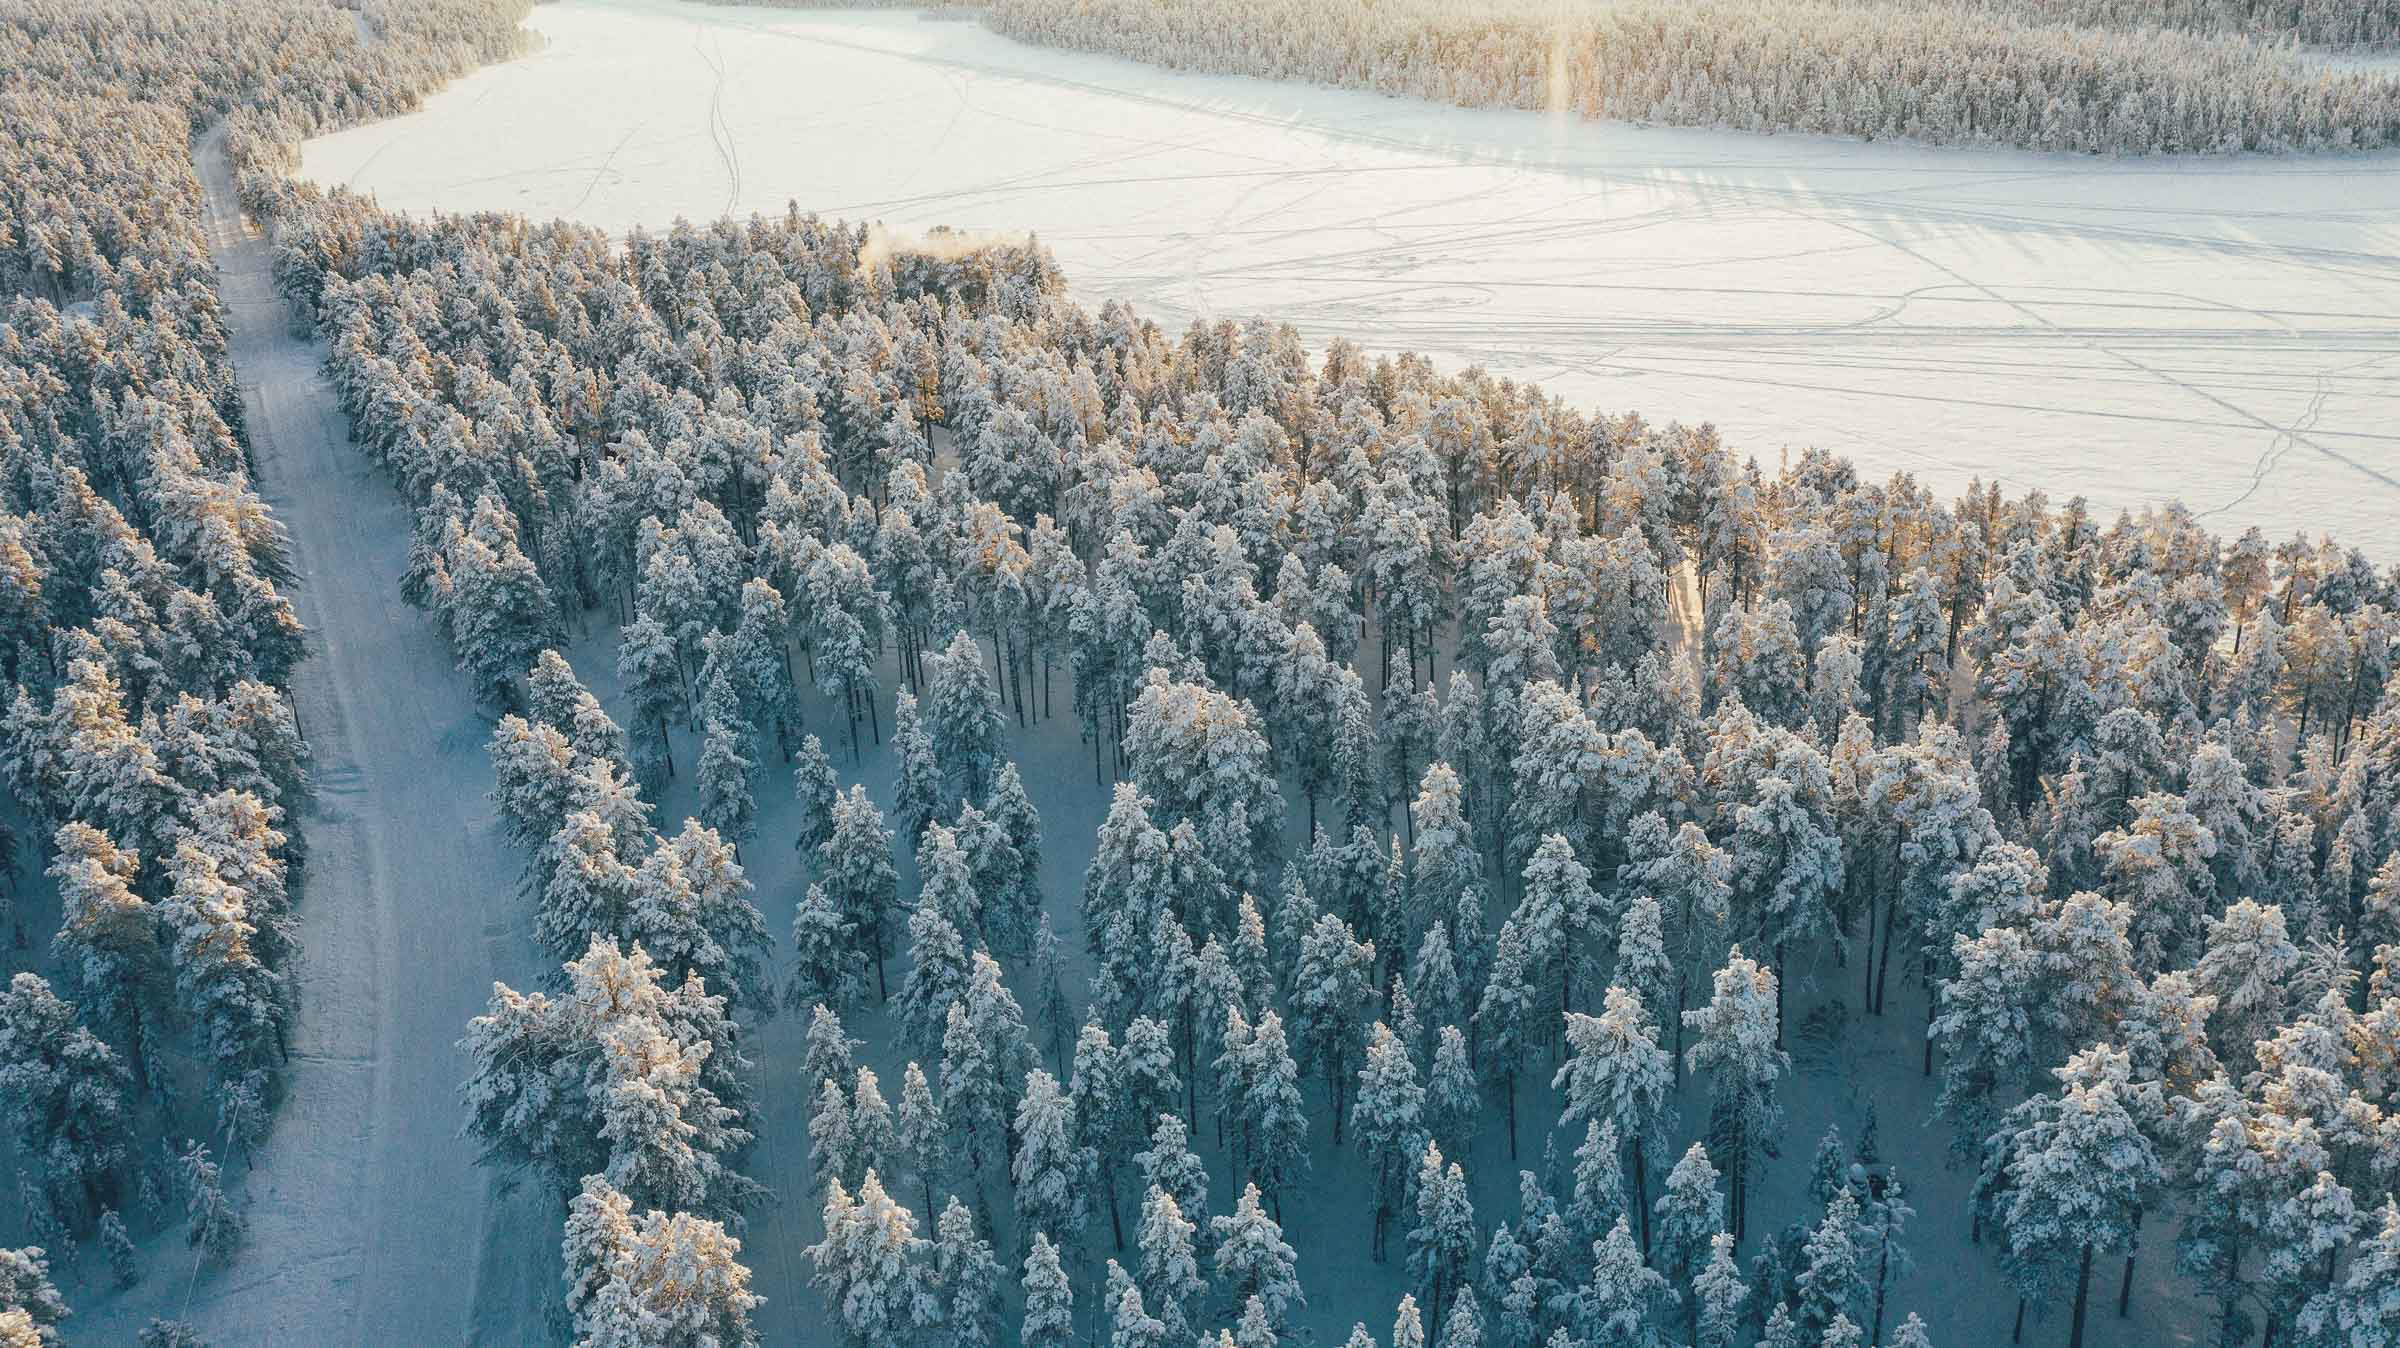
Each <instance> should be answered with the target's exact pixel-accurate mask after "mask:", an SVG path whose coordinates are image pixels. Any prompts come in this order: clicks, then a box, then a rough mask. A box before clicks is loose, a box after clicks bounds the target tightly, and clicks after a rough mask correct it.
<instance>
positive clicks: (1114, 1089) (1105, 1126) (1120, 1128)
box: [1067, 1021, 1133, 1249]
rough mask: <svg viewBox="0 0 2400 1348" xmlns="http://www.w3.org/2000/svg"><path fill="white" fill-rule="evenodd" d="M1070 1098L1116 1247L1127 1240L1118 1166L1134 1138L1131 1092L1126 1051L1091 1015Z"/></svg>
mask: <svg viewBox="0 0 2400 1348" xmlns="http://www.w3.org/2000/svg"><path fill="white" fill-rule="evenodd" d="M1067 1099H1068V1101H1069V1102H1070V1103H1072V1104H1073V1106H1074V1111H1075V1113H1074V1117H1075V1137H1074V1142H1075V1145H1076V1146H1077V1147H1079V1148H1081V1149H1082V1150H1083V1151H1084V1152H1086V1153H1088V1154H1089V1155H1090V1156H1091V1158H1092V1175H1093V1177H1094V1178H1095V1179H1096V1180H1097V1181H1098V1185H1099V1192H1098V1194H1097V1195H1095V1196H1094V1197H1097V1199H1098V1200H1099V1201H1098V1206H1100V1207H1101V1208H1102V1210H1104V1211H1106V1212H1107V1213H1108V1225H1109V1235H1110V1238H1111V1240H1112V1242H1113V1246H1114V1248H1117V1249H1123V1248H1124V1246H1125V1219H1124V1215H1123V1213H1122V1212H1121V1211H1120V1209H1119V1208H1118V1205H1117V1170H1118V1162H1119V1158H1121V1157H1122V1156H1124V1155H1125V1145H1124V1144H1126V1143H1130V1141H1131V1140H1132V1139H1131V1138H1129V1137H1125V1136H1123V1135H1124V1134H1126V1133H1129V1132H1132V1131H1133V1129H1132V1127H1131V1119H1130V1116H1129V1111H1128V1108H1127V1106H1128V1101H1127V1099H1126V1096H1125V1056H1124V1053H1123V1052H1122V1051H1121V1050H1119V1049H1118V1048H1117V1046H1116V1044H1115V1042H1114V1041H1112V1040H1111V1039H1110V1038H1109V1035H1108V1031H1107V1030H1105V1029H1102V1028H1101V1027H1100V1026H1099V1025H1098V1024H1097V1023H1095V1022H1091V1021H1086V1022H1085V1023H1084V1026H1083V1031H1082V1033H1080V1034H1079V1035H1077V1036H1076V1039H1075V1062H1074V1070H1073V1072H1072V1073H1071V1074H1070V1075H1069V1076H1068V1079H1067Z"/></svg>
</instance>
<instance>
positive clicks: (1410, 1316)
mask: <svg viewBox="0 0 2400 1348" xmlns="http://www.w3.org/2000/svg"><path fill="white" fill-rule="evenodd" d="M1392 1348H1425V1316H1424V1313H1423V1312H1422V1311H1420V1310H1418V1309H1417V1298H1416V1296H1415V1294H1414V1293H1403V1294H1402V1295H1401V1297H1400V1307H1399V1314H1397V1315H1395V1316H1394V1317H1393V1318H1392Z"/></svg>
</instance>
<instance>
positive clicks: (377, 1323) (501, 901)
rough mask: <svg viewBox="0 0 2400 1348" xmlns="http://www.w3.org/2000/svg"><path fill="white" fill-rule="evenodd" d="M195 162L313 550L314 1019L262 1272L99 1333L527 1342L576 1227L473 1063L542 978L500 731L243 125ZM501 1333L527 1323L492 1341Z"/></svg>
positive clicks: (255, 1255)
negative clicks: (528, 1187)
mask: <svg viewBox="0 0 2400 1348" xmlns="http://www.w3.org/2000/svg"><path fill="white" fill-rule="evenodd" d="M194 159H195V166H196V168H197V170H198V172H199V175H200V180H201V184H202V186H203V188H204V189H205V191H206V193H207V202H208V221H207V224H208V230H209V244H210V249H211V251H212V252H213V253H214V254H215V256H216V263H217V271H218V275H219V277H220V280H221V286H222V289H221V294H222V296H223V298H224V303H225V308H224V312H223V315H222V318H223V322H224V324H225V327H226V329H227V332H228V333H229V335H230V338H231V341H232V349H233V359H234V366H235V368H236V369H237V370H238V371H239V373H240V378H241V381H242V391H243V395H244V410H245V415H246V416H247V418H248V421H249V432H250V439H251V444H252V447H253V453H254V455H255V457H256V459H257V465H258V475H259V483H258V487H259V490H260V492H261V493H262V494H263V495H265V496H266V497H267V498H268V500H269V501H270V502H271V503H272V504H273V505H274V507H275V512H276V515H277V517H278V518H279V519H281V520H282V521H283V522H284V524H285V526H286V527H287V528H289V529H290V531H291V537H292V552H293V557H294V560H295V561H296V563H297V566H298V570H299V572H300V575H301V578H302V582H301V585H300V587H299V588H298V590H297V591H296V592H295V594H294V596H293V598H294V603H295V604H296V605H297V606H298V608H299V611H300V616H301V618H302V620H303V621H305V622H306V623H307V624H308V627H309V631H310V637H311V641H310V654H309V659H308V661H307V662H306V663H305V664H303V665H302V666H301V667H300V671H299V674H298V676H297V678H296V679H295V681H294V685H293V693H294V697H295V700H296V702H297V704H298V707H299V713H300V719H301V724H302V726H303V727H304V728H305V729H306V731H307V734H308V737H309V741H310V744H311V746H312V748H313V750H314V755H315V780H316V785H317V800H316V804H315V806H314V808H313V809H312V810H310V811H309V812H308V813H307V815H306V817H304V818H303V819H302V820H300V821H299V822H300V825H301V829H302V831H303V833H304V834H305V836H306V837H307V840H308V863H307V868H306V876H307V879H306V888H305V891H304V893H303V895H302V897H301V900H300V921H301V931H300V950H301V954H300V957H299V961H298V964H297V966H296V978H297V980H298V984H299V1002H300V1007H299V1020H298V1024H297V1026H296V1028H295V1031H294V1034H293V1036H292V1059H293V1061H292V1066H291V1073H290V1077H289V1085H288V1088H287V1090H288V1098H287V1099H286V1101H285V1103H284V1106H283V1108H282V1111H281V1113H280V1114H279V1115H278V1117H277V1119H276V1122H275V1129H274V1132H273V1133H272V1134H270V1135H269V1137H268V1139H267V1141H266V1143H265V1145H264V1146H262V1147H261V1148H260V1149H259V1152H258V1155H257V1157H256V1164H255V1166H253V1167H251V1168H250V1169H249V1170H248V1172H247V1174H246V1175H243V1174H240V1167H239V1166H238V1164H237V1166H236V1167H235V1168H234V1170H232V1171H229V1174H231V1175H237V1176H239V1178H240V1179H241V1182H243V1183H245V1184H246V1185H247V1186H248V1189H249V1196H248V1199H247V1201H246V1202H245V1203H244V1205H243V1206H244V1208H245V1210H246V1211H247V1212H248V1213H249V1216H250V1223H251V1227H250V1235H249V1239H248V1242H247V1244H246V1246H245V1248H244V1250H243V1252H242V1257H241V1258H240V1259H239V1260H238V1261H237V1262H236V1263H235V1264H234V1265H232V1266H231V1268H230V1269H229V1270H227V1271H224V1272H221V1273H212V1274H209V1275H206V1276H204V1277H202V1278H201V1279H200V1280H199V1281H198V1282H197V1284H196V1286H195V1285H192V1284H191V1283H190V1281H189V1280H188V1279H187V1278H185V1277H181V1276H160V1277H154V1278H151V1279H149V1280H147V1281H145V1282H144V1283H142V1284H140V1285H139V1286H137V1287H136V1288H134V1289H133V1290H132V1291H130V1292H128V1293H126V1294H124V1295H123V1296H119V1297H111V1298H93V1299H91V1300H89V1301H88V1302H85V1303H83V1304H79V1305H78V1306H77V1307H76V1315H75V1320H74V1322H73V1326H72V1327H73V1329H74V1331H75V1338H76V1339H77V1340H78V1341H81V1342H87V1343H130V1342H132V1340H133V1337H134V1334H135V1331H136V1330H137V1329H138V1328H139V1327H140V1326H141V1325H144V1324H147V1323H148V1322H149V1319H150V1317H151V1316H153V1315H162V1316H176V1315H183V1316H185V1317H187V1318H189V1319H190V1320H191V1321H192V1322H193V1323H194V1324H195V1325H196V1326H197V1327H198V1328H199V1329H200V1330H201V1332H203V1333H205V1334H207V1335H208V1336H209V1337H210V1338H211V1339H213V1340H214V1341H215V1342H218V1343H225V1344H301V1343H307V1344H322V1345H349V1344H395V1343H411V1344H442V1343H459V1342H493V1343H503V1342H505V1343H515V1342H519V1341H520V1336H521V1334H522V1329H521V1327H522V1326H526V1325H531V1324H534V1323H536V1322H537V1318H538V1315H539V1309H538V1308H539V1304H540V1300H541V1297H542V1295H543V1294H544V1293H545V1292H547V1291H548V1290H549V1287H548V1282H547V1279H548V1275H549V1269H548V1266H547V1265H543V1264H541V1263H540V1261H530V1262H532V1263H533V1264H534V1265H535V1266H534V1267H528V1266H527V1265H528V1263H529V1261H527V1260H525V1259H523V1258H520V1257H516V1254H515V1252H517V1251H522V1250H523V1249H525V1248H526V1245H525V1243H524V1242H525V1241H526V1240H527V1239H529V1238H536V1237H537V1236H538V1239H537V1240H536V1243H537V1244H547V1243H550V1240H551V1238H550V1237H549V1236H548V1234H547V1232H548V1230H549V1228H550V1227H551V1226H554V1225H555V1221H554V1216H553V1214H551V1213H549V1212H547V1211H545V1210H544V1201H543V1200H541V1199H538V1198H536V1197H534V1196H532V1195H530V1194H526V1193H523V1192H518V1193H513V1194H504V1193H495V1192H494V1191H495V1188H496V1186H495V1184H494V1182H493V1180H492V1179H491V1177H490V1174H489V1172H487V1171H484V1170H482V1169H479V1168H478V1167H477V1166H476V1164H475V1148H474V1145H473V1144H472V1143H470V1142H469V1141H467V1140H466V1139H465V1138H463V1137H461V1136H460V1135H459V1132H458V1109H457V1105H456V1095H457V1089H458V1080H459V1073H460V1068H459V1060H458V1057H457V1055H456V1053H455V1052H454V1051H453V1050H452V1048H451V1045H452V1044H453V1043H454V1042H455V1041H456V1040H457V1038H458V1036H459V1033H460V1032H461V1030H462V1029H463V1028H464V1027H465V1025H466V1023H467V1021H468V1020H469V1019H470V1018H471V1017H473V1016H474V1015H475V1014H476V1013H477V1012H478V1011H480V1010H481V1009H482V1008H483V1005H484V1003H485V1001H486V1000H487V999H488V998H489V997H490V995H491V985H492V981H493V980H494V979H505V980H508V981H510V982H514V983H523V982H525V981H527V980H528V976H529V974H530V973H531V972H532V960H531V958H530V956H531V954H532V946H531V945H530V944H529V943H528V942H527V940H526V939H525V937H524V935H523V933H522V932H521V931H520V930H519V910H518V906H517V905H516V904H515V902H514V901H513V893H514V875H515V870H516V861H515V859H514V857H513V856H511V855H510V854H509V853H508V851H507V849H506V848H505V846H504V844H503V843H502V842H501V840H500V838H499V837H498V835H497V834H496V832H495V831H494V830H495V824H494V821H493V818H492V812H491V807H490V805H489V804H488V803H487V802H486V801H485V800H484V797H483V793H484V792H485V791H486V790H487V789H488V788H489V786H490V781H491V768H490V764H489V762H488V761H487V760H486V758H485V756H484V752H483V740H484V736H485V734H486V733H487V726H486V723H485V722H484V721H483V719H482V718H481V716H480V715H479V714H478V708H477V706H476V703H475V699H474V697H473V696H472V695H471V693H470V692H469V690H468V689H467V687H466V683H465V680H464V679H463V678H462V677H461V676H460V675H459V674H458V672H457V671H456V670H455V669H454V668H453V666H452V664H451V660H450V653H449V651H448V650H447V649H446V648H445V647H444V646H443V644H442V639H441V634H440V633H439V632H438V631H436V630H434V629H433V628H432V627H430V626H428V625H427V624H426V623H425V622H424V620H423V619H422V618H421V617H420V616H419V615H418V614H416V613H414V612H411V611H410V610H409V609H408V608H407V607H406V606H405V605H404V604H402V602H401V600H400V596H399V593H398V590H397V588H396V587H395V585H394V583H393V578H394V577H395V576H397V575H398V574H399V572H400V568H401V565H402V562H403V560H404V558H405V555H406V552H407V547H408V512H407V510H406V508H405V507H404V506H403V505H402V504H401V502H400V500H399V497H398V496H397V495H395V494H394V492H393V490H392V488H391V486H390V485H389V484H388V483H386V482H385V481H384V480H383V479H382V478H381V477H379V476H377V475H376V473H375V472H374V469H373V466H372V465H371V464H369V463H368V462H367V461H366V460H365V459H363V458H361V457H360V456H359V455H358V454H357V452H356V451H355V450H353V449H352V448H351V447H350V445H349V435H348V431H347V429H346V425H345V422H344V420H343V417H342V412H341V407H340V405H339V404H338V403H337V402H336V401H335V398H334V392H333V389H332V386H331V385H329V384H328V383H327V382H326V381H325V378H324V376H323V374H322V373H321V372H320V370H319V367H318V362H319V360H320V359H321V357H322V354H323V352H322V348H321V347H320V346H319V345H318V344H317V343H316V342H314V341H312V340H309V339H306V338H300V337H295V336H293V335H292V332H291V329H290V326H289V321H288V318H287V310H286V308H285V306H284V303H283V300H282V298H281V297H280V296H279V295H278V294H277V293H276V291H275V285H274V277H273V274H272V272H271V270H270V264H271V257H272V254H271V250H270V248H269V246H268V244H267V242H266V241H265V240H264V239H262V238H260V237H259V236H258V235H257V234H256V233H255V232H254V231H252V230H251V229H250V228H249V227H248V225H247V224H246V222H245V221H244V220H243V219H242V215H241V209H240V202H239V198H238V196H237V195H236V191H235V184H234V178H233V172H232V168H231V166H230V165H229V164H228V162H227V158H226V153H225V145H224V131H223V129H222V128H219V129H217V130H213V131H211V132H209V133H208V134H207V135H206V136H204V137H203V138H202V139H201V140H200V142H199V143H198V145H197V146H196V147H195V151H194ZM501 1251H506V1252H509V1253H506V1254H497V1253H487V1252H501ZM173 1266H174V1261H172V1260H166V1261H163V1262H162V1263H161V1265H160V1267H161V1268H162V1269H164V1268H172V1267H173ZM187 1297H188V1298H189V1308H188V1310H187V1309H185V1302H186V1299H187ZM487 1304H488V1305H490V1306H492V1307H493V1308H494V1309H493V1313H492V1314H491V1315H490V1316H489V1317H485V1316H482V1315H480V1314H479V1307H482V1306H484V1305H487ZM479 1322H480V1323H487V1324H498V1325H504V1326H512V1327H517V1328H511V1329H508V1330H505V1331H503V1332H502V1333H501V1334H499V1335H498V1336H497V1337H491V1338H479V1337H477V1335H476V1333H475V1331H474V1328H473V1327H474V1325H475V1324H477V1323H479Z"/></svg>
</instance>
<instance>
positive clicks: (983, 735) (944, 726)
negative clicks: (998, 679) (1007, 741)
mask: <svg viewBox="0 0 2400 1348" xmlns="http://www.w3.org/2000/svg"><path fill="white" fill-rule="evenodd" d="M994 659H995V661H996V660H997V659H998V657H997V656H995V657H994ZM925 663H926V673H927V675H928V676H929V686H930V692H929V693H928V696H929V698H930V699H931V701H930V704H929V705H928V706H927V707H926V709H925V724H926V729H927V730H928V731H929V732H930V734H931V737H932V742H933V752H934V757H935V759H936V760H937V761H939V762H940V763H941V764H942V768H943V772H944V774H945V775H946V777H947V778H948V781H949V785H950V788H951V791H952V798H953V799H959V798H963V799H966V800H981V799H983V798H984V796H985V794H986V793H988V792H989V791H990V790H991V789H992V787H993V785H994V783H995V782H996V781H997V780H998V776H999V772H1000V764H1001V762H1002V753H1001V743H1000V740H1001V735H1002V733H1003V731H1004V730H1005V729H1006V727H1007V723H1008V719H1007V716H1006V714H1005V713H1004V712H1002V710H1001V708H1000V690H999V689H998V688H997V687H995V686H994V685H993V684H992V682H991V680H990V678H989V677H987V676H986V675H985V673H984V668H983V653H982V652H981V651H980V650H978V649H977V648H976V645H975V641H974V639H973V638H971V637H969V636H968V635H967V634H966V633H965V632H963V631H962V632H959V633H957V634H956V635H954V636H952V637H951V638H950V644H949V645H948V646H947V647H945V648H944V649H943V650H941V651H940V652H938V653H936V654H935V655H933V656H932V657H931V658H930V659H928V660H927V661H926V662H925ZM893 724H894V725H895V726H897V725H898V720H897V718H895V719H894V722H893ZM895 733H896V732H895Z"/></svg>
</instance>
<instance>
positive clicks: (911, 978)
mask: <svg viewBox="0 0 2400 1348" xmlns="http://www.w3.org/2000/svg"><path fill="white" fill-rule="evenodd" d="M908 949H909V966H908V974H907V976H906V977H905V978H903V979H902V981H901V984H900V995H899V997H898V998H897V999H896V1002H895V1007H896V1009H897V1012H898V1014H899V1017H900V1026H901V1040H902V1042H903V1043H905V1044H906V1045H907V1046H908V1050H909V1052H911V1053H915V1054H918V1055H920V1056H922V1057H927V1058H930V1057H933V1056H935V1055H936V1053H937V1052H938V1051H939V1050H940V1048H941V1043H942V1033H943V1030H944V1028H945V1027H946V1026H947V1025H948V1023H949V1019H950V1008H951V1006H952V1005H953V1004H954V1003H956V1002H957V1001H958V999H959V997H960V996H961V995H962V994H963V993H964V992H965V991H966V986H967V978H968V974H969V967H970V966H969V963H968V958H967V946H966V942H964V941H963V940H961V939H959V931H958V928H956V927H954V926H952V925H951V923H950V919H949V918H948V917H947V916H945V915H944V914H943V912H942V910H941V908H940V907H938V906H937V905H936V903H935V896H934V895H933V894H932V893H930V892H929V893H927V894H925V895H923V896H920V897H919V899H918V901H917V908H916V911H915V912H914V913H912V914H910V915H909V919H908Z"/></svg>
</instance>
